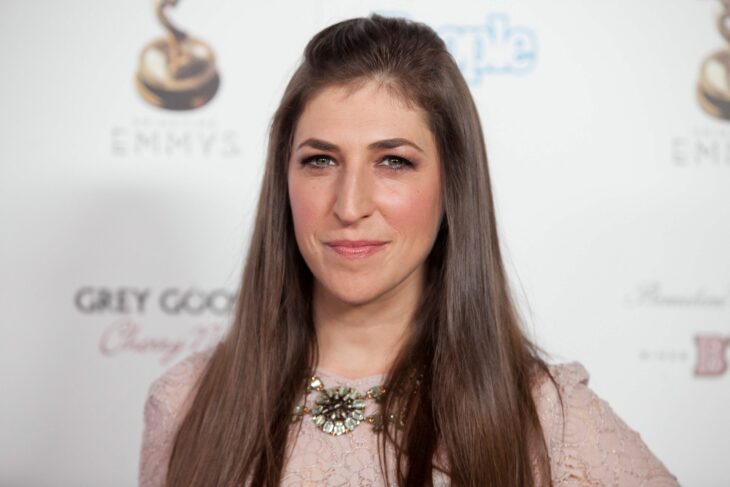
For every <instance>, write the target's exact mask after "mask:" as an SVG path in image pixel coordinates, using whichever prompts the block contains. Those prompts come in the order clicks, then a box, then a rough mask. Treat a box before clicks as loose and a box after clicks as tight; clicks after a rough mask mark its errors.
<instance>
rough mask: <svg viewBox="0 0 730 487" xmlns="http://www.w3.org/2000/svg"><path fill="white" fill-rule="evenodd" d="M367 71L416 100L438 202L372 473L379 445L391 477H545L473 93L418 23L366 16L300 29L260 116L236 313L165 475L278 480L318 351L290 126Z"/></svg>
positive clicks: (530, 361)
mask: <svg viewBox="0 0 730 487" xmlns="http://www.w3.org/2000/svg"><path fill="white" fill-rule="evenodd" d="M373 79H375V80H378V81H381V82H382V83H383V85H384V86H387V87H388V88H390V89H391V90H393V92H395V93H397V94H398V95H399V96H401V97H402V98H403V99H404V100H405V101H407V102H409V103H412V104H415V105H417V106H418V107H420V108H422V109H424V110H425V112H426V113H427V118H428V124H429V127H430V129H431V131H432V133H433V134H434V136H435V139H436V142H437V147H438V152H439V158H440V161H441V164H442V174H443V175H444V177H443V183H442V184H443V187H442V191H443V195H444V204H445V215H444V219H443V220H442V225H441V228H440V229H439V232H438V235H437V237H436V240H435V243H434V246H433V249H432V251H431V253H430V254H429V256H428V258H427V262H426V265H427V274H426V285H425V288H424V292H423V295H422V299H421V303H420V305H419V307H418V309H417V312H416V314H415V318H414V320H413V323H412V333H411V334H410V337H409V339H408V341H407V342H406V343H405V344H404V346H403V347H402V349H401V350H400V353H399V356H398V358H397V359H396V361H395V362H394V364H393V366H392V368H391V370H390V372H389V374H388V375H387V377H386V382H385V387H386V389H389V390H401V391H404V390H405V391H407V392H412V394H401V395H390V396H388V400H387V401H385V402H384V404H382V406H381V407H382V408H383V413H384V417H386V418H387V417H388V415H389V414H390V413H391V412H393V411H395V410H396V409H398V410H400V409H401V408H404V407H405V410H406V411H409V412H410V414H408V415H407V421H406V422H405V426H404V427H403V428H393V427H389V428H387V429H386V433H385V434H383V435H381V439H382V441H381V442H380V443H379V444H378V448H379V452H380V459H381V467H382V468H383V469H384V470H385V474H386V475H387V465H385V464H386V463H387V462H388V459H387V458H385V455H384V454H383V451H384V450H385V448H384V447H385V444H386V442H391V443H392V444H393V445H394V446H395V448H396V452H397V458H396V461H395V464H396V466H397V468H396V475H397V477H398V478H397V482H398V484H399V485H403V486H419V487H420V486H424V485H431V479H432V475H433V472H434V469H435V468H438V469H443V470H445V471H446V472H447V473H448V474H449V475H450V477H451V482H452V485H458V486H477V485H479V486H484V485H494V486H499V487H509V486H514V487H530V486H533V485H536V482H537V480H536V478H535V472H537V476H538V477H539V478H541V479H543V481H545V482H546V483H550V480H549V479H550V464H549V458H548V451H547V447H546V444H545V441H544V438H543V434H542V429H541V426H540V422H539V418H538V415H537V412H536V407H535V403H534V400H533V396H532V392H531V391H532V389H531V385H532V380H533V379H534V375H535V372H536V371H537V372H539V371H542V372H544V373H547V375H548V376H550V374H549V371H548V369H547V366H546V364H545V362H544V361H543V359H542V358H540V357H541V354H542V352H541V350H540V349H539V348H537V347H536V346H535V345H534V344H533V343H531V342H530V340H528V338H527V337H526V336H525V334H524V333H523V332H522V330H521V328H520V325H519V323H520V320H519V316H518V313H517V312H516V310H515V306H514V304H513V301H512V298H511V296H510V292H509V288H508V283H507V279H506V276H505V272H504V268H503V264H502V257H501V254H500V247H499V241H498V236H497V226H496V221H495V215H494V206H493V200H492V192H491V189H490V180H489V172H488V168H487V155H486V147H485V143H484V138H483V135H482V128H481V124H480V121H479V116H478V114H477V110H476V107H475V105H474V101H473V99H472V97H471V94H470V92H469V88H468V86H467V85H466V83H465V81H464V78H463V77H462V75H461V73H460V71H459V69H458V67H457V65H456V63H455V62H454V60H453V58H452V56H451V55H450V54H449V52H448V51H447V49H446V46H445V44H444V42H443V41H442V40H441V39H440V38H439V37H438V35H437V34H436V33H435V32H434V31H433V30H432V29H431V28H430V27H428V26H426V25H424V24H422V23H418V22H413V21H410V20H406V19H402V18H387V17H383V16H380V15H377V14H371V15H370V16H369V17H365V18H354V19H349V20H345V21H342V22H339V23H336V24H334V25H331V26H329V27H327V28H326V29H324V30H322V31H321V32H319V33H318V34H316V35H315V36H314V37H313V38H312V39H311V41H310V42H309V43H308V45H307V46H306V49H305V52H304V58H303V61H302V63H301V65H300V66H299V68H298V69H297V71H296V72H295V73H294V75H293V77H292V78H291V80H290V82H289V84H288V85H287V87H286V90H285V92H284V95H283V98H282V100H281V103H280V105H279V108H278V109H277V111H276V113H275V114H274V117H273V119H272V123H271V127H270V136H269V142H268V155H267V160H266V168H265V173H264V177H263V184H262V189H261V194H260V197H259V201H258V209H257V213H256V220H255V228H254V232H253V236H252V239H251V243H250V247H249V251H248V258H247V260H246V263H245V266H244V270H243V276H242V280H241V284H240V290H239V297H238V301H237V307H236V311H235V319H234V322H233V324H232V326H231V328H230V330H229V332H228V334H227V335H226V337H225V339H224V340H223V341H222V342H221V344H220V345H219V346H218V348H217V349H216V350H215V352H214V353H213V355H212V357H211V358H210V360H209V362H208V364H207V367H206V369H205V371H204V373H203V375H202V378H201V381H200V382H199V387H198V389H197V393H196V395H195V398H194V401H193V403H192V405H191V408H190V409H189V411H188V413H187V415H186V417H185V419H184V420H183V422H182V424H181V426H180V428H179V430H178V432H177V435H176V438H175V442H174V446H173V450H172V454H171V458H170V461H169V468H168V475H167V483H168V485H171V486H178V485H193V486H210V485H225V486H228V485H236V484H238V485H240V484H243V483H244V482H246V481H251V482H252V485H255V486H272V487H273V486H275V485H277V484H278V483H279V481H280V479H281V475H282V470H283V468H284V466H285V465H284V464H285V452H286V446H287V438H288V435H289V428H290V425H291V412H292V409H293V407H294V406H295V404H296V403H297V401H298V400H300V399H301V397H300V396H301V394H302V393H303V384H304V378H305V377H306V376H307V375H309V374H311V373H312V371H313V370H314V367H315V364H316V363H317V346H316V343H317V338H316V334H315V328H314V324H313V321H312V309H311V294H312V280H313V277H312V274H311V272H310V270H309V269H308V267H307V266H306V264H305V262H304V261H303V259H302V257H301V254H300V253H299V250H298V248H297V244H296V241H295V238H294V229H293V223H292V215H291V211H290V207H289V201H288V191H287V168H286V166H287V162H288V161H289V157H290V151H291V143H292V137H293V133H294V128H295V124H296V122H297V119H298V117H299V115H300V114H301V113H302V111H303V108H304V106H305V104H306V103H307V101H308V100H309V99H311V97H312V96H313V95H314V94H315V93H317V92H318V91H319V90H321V89H323V88H325V87H328V86H333V85H341V86H348V87H357V86H358V83H362V82H364V81H367V80H373ZM414 369H417V370H420V371H422V372H423V378H422V380H421V383H420V387H418V388H415V387H414V386H413V385H412V384H413V381H412V380H409V377H411V375H412V372H413V370H414ZM551 379H552V378H551ZM404 398H405V399H404ZM437 458H440V459H443V462H440V461H436V459H437ZM534 468H536V469H537V470H533V469H534Z"/></svg>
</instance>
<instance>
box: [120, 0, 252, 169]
mask: <svg viewBox="0 0 730 487" xmlns="http://www.w3.org/2000/svg"><path fill="white" fill-rule="evenodd" d="M178 3H179V2H178V0H155V2H154V14H155V17H156V19H157V21H158V23H159V25H160V26H161V27H162V30H163V32H164V34H163V35H161V36H160V35H159V34H158V36H157V37H153V38H152V39H151V40H148V41H146V43H145V44H144V45H143V47H142V48H141V50H140V53H139V58H138V62H137V67H136V70H135V72H134V75H133V76H132V83H130V85H131V86H130V88H131V90H130V91H132V90H133V91H134V92H136V94H137V96H138V99H140V100H142V101H143V102H144V105H142V106H143V107H144V106H146V107H148V110H144V109H143V108H141V109H140V112H139V114H137V115H135V116H134V117H133V118H132V120H131V121H130V122H128V123H116V124H114V125H113V126H112V127H111V129H110V145H109V148H110V152H111V155H112V156H113V157H114V158H116V159H120V158H122V159H129V158H136V159H140V158H148V159H149V158H154V159H160V158H164V159H172V158H181V157H182V158H186V157H187V158H190V159H191V160H196V161H199V160H203V159H205V158H209V157H215V158H219V159H228V158H236V157H238V156H240V155H241V152H242V151H241V143H240V139H241V136H240V133H239V132H238V130H235V129H232V128H228V127H225V126H223V125H222V124H221V123H220V121H219V120H218V118H216V117H215V116H207V117H205V118H200V117H195V116H192V117H191V114H195V113H196V112H197V111H199V110H201V109H202V108H203V107H206V106H208V105H209V104H210V102H211V101H212V100H213V99H215V98H216V96H217V95H218V93H219V91H220V86H221V75H220V70H219V66H218V62H217V60H216V56H215V54H214V51H213V49H212V47H211V46H210V45H209V44H208V43H207V42H206V41H203V40H201V39H199V38H198V37H195V36H193V35H191V34H189V33H188V32H187V31H185V30H183V29H182V28H180V27H179V26H178V25H176V23H175V22H173V20H172V19H171V18H170V15H171V12H170V8H171V7H176V6H177V4H178Z"/></svg>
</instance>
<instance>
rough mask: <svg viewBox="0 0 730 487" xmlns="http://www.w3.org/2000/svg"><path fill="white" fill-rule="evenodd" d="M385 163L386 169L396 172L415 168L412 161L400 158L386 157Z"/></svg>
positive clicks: (384, 158)
mask: <svg viewBox="0 0 730 487" xmlns="http://www.w3.org/2000/svg"><path fill="white" fill-rule="evenodd" d="M388 161H389V162H388ZM383 163H384V165H385V166H386V167H388V168H390V169H393V170H394V171H404V170H407V169H410V168H412V167H413V163H412V162H411V161H409V160H408V159H406V158H404V157H399V156H385V157H383Z"/></svg>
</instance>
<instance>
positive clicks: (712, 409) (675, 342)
mask: <svg viewBox="0 0 730 487" xmlns="http://www.w3.org/2000/svg"><path fill="white" fill-rule="evenodd" d="M370 12H379V13H381V14H384V15H397V16H404V17H408V18H411V19H414V20H418V21H422V22H425V23H427V24H429V25H430V26H432V27H433V28H434V29H435V30H437V31H438V33H439V34H440V35H441V36H442V37H443V38H444V40H445V41H446V42H447V44H448V46H449V49H450V51H451V52H452V53H453V55H454V57H455V59H456V60H457V61H458V63H459V66H460V68H461V69H462V72H463V74H464V76H465V78H466V79H467V81H468V82H469V84H470V87H471V90H472V93H473V95H474V97H475V100H476V102H477V104H478V107H479V110H480V114H481V117H482V121H483V125H484V131H485V136H486V140H487V145H488V152H489V157H490V165H491V166H490V167H491V171H492V176H493V184H494V191H495V197H496V204H497V211H498V218H499V222H498V223H499V226H500V229H501V232H502V238H503V245H504V249H505V255H506V259H507V266H508V268H509V272H510V277H511V281H512V283H513V286H514V291H515V293H516V295H517V300H518V302H519V305H520V309H521V312H522V314H523V315H524V317H525V323H526V326H527V328H528V329H529V332H530V333H531V334H532V335H533V336H535V337H536V339H537V340H538V342H539V343H540V344H541V345H542V346H543V347H544V348H545V349H547V350H548V351H549V352H550V353H552V354H553V360H554V361H556V362H565V361H572V360H578V361H580V362H582V363H583V364H584V365H585V366H586V368H587V369H588V371H589V372H590V374H591V382H590V384H591V386H592V387H593V389H594V390H595V391H596V392H597V393H598V394H599V395H600V396H601V397H603V398H605V399H606V400H607V401H608V402H609V403H610V404H611V406H612V407H613V408H614V410H616V412H617V413H618V414H619V415H620V416H621V417H622V418H624V419H625V420H626V422H627V423H628V424H629V425H630V426H632V427H633V428H634V429H636V430H638V431H639V432H640V433H641V436H642V438H643V439H644V440H645V441H646V442H647V444H648V445H649V446H650V448H651V449H652V450H653V451H654V452H655V453H656V454H657V455H658V456H659V457H660V459H662V460H663V461H664V463H665V464H666V465H667V466H668V468H669V469H670V470H671V471H672V472H674V473H675V474H676V475H677V476H678V477H679V479H680V482H681V483H682V484H683V485H687V486H727V485H730V471H729V470H728V469H727V468H724V466H725V465H726V463H727V461H728V458H730V457H729V455H730V372H729V371H728V364H727V363H728V348H730V256H729V254H728V252H729V250H728V249H730V192H729V191H728V189H730V19H729V17H730V2H727V1H726V2H725V3H724V4H723V3H722V2H720V1H719V0H717V1H716V0H672V1H671V2H668V1H666V0H644V1H640V2H637V1H635V0H611V1H604V0H558V1H554V2H545V1H541V0H509V1H508V0H494V1H486V0H456V1H452V2H449V3H448V4H443V3H439V2H419V1H415V0H400V1H396V2H386V1H375V0H373V1H362V0H361V1H355V0H352V1H350V0H348V1H343V0H306V1H297V2H295V1H291V0H287V1H286V2H270V3H265V2H236V1H233V0H206V1H202V0H184V1H179V2H176V1H174V0H170V1H163V0H159V1H157V0H155V1H149V0H148V1H137V2H120V1H111V0H94V1H90V0H89V1H81V0H75V1H71V2H54V1H50V0H47V1H35V2H27V1H21V0H5V1H3V2H2V3H1V4H0V41H1V43H2V46H3V60H2V65H3V67H2V77H1V78H0V80H1V81H0V88H1V89H0V131H1V134H2V136H1V137H0V140H1V141H2V143H1V144H0V232H1V234H2V237H1V238H0V320H1V321H0V323H1V327H0V364H2V367H1V368H0V391H1V392H0V395H1V396H2V399H1V400H0V484H1V485H3V486H13V487H15V486H51V485H52V486H82V485H84V486H86V485H88V486H92V485H93V486H131V485H135V483H136V475H137V464H138V463H137V462H138V459H139V446H140V440H141V433H142V407H143V403H144V399H145V395H146V393H147V388H148V386H149V384H150V382H151V381H152V380H153V379H154V378H155V377H157V376H159V375H160V374H161V373H162V372H163V371H164V370H165V369H167V368H168V367H170V366H171V365H173V364H174V363H175V362H177V361H178V360H181V359H182V358H184V357H185V356H186V355H187V354H189V353H191V352H194V351H196V350H200V349H203V348H206V347H208V346H210V345H211V344H213V343H215V342H216V341H217V340H218V339H219V338H220V336H221V335H222V333H223V332H224V331H225V329H226V327H227V326H228V323H229V319H230V315H231V310H232V307H233V304H234V300H235V292H236V287H237V284H238V276H239V273H240V270H241V266H242V261H243V258H244V256H245V253H246V245H247V241H248V237H249V235H250V229H251V223H252V216H253V212H254V205H255V201H256V198H257V194H258V187H259V184H260V181H261V176H262V172H263V171H262V167H263V160H264V152H265V146H266V136H267V129H268V124H269V121H270V118H271V116H272V114H273V111H274V109H275V107H276V105H277V103H278V100H279V98H280V96H281V94H282V92H283V90H284V86H285V83H286V82H287V80H288V78H289V77H290V76H291V74H292V73H293V71H294V69H295V68H296V66H297V63H298V62H299V60H300V56H301V54H302V50H303V48H304V46H305V44H306V42H307V41H308V40H309V38H310V37H311V36H312V35H313V34H315V33H316V32H318V31H319V30H320V29H322V28H324V27H325V26H327V25H329V24H331V23H333V22H335V21H338V20H342V19H345V18H348V17H354V16H361V15H367V14H369V13H370ZM173 58H174V62H171V61H170V60H171V59H173Z"/></svg>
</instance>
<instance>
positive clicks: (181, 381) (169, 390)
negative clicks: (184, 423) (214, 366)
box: [148, 347, 215, 410]
mask: <svg viewBox="0 0 730 487" xmlns="http://www.w3.org/2000/svg"><path fill="white" fill-rule="evenodd" d="M214 351H215V347H212V348H208V349H205V350H202V351H199V352H195V353H192V354H190V355H188V356H187V357H185V358H183V359H182V360H180V361H178V362H177V363H176V364H174V365H172V366H171V367H169V368H168V369H167V370H165V371H164V372H163V373H162V375H160V376H159V377H157V378H156V379H155V380H154V381H153V382H152V383H151V384H150V386H149V392H148V401H149V400H153V401H156V402H158V403H161V404H164V405H166V406H167V407H168V408H170V409H172V410H174V409H179V408H180V407H181V406H182V404H183V403H184V402H185V400H186V399H187V398H188V397H189V396H190V392H191V391H192V389H193V388H194V386H195V385H196V383H197V381H198V379H199V378H200V376H201V375H202V372H203V370H204V369H205V366H206V365H207V363H208V360H209V359H210V357H211V356H212V355H213V352H214Z"/></svg>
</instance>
